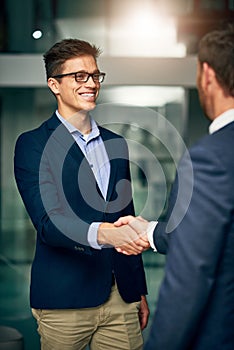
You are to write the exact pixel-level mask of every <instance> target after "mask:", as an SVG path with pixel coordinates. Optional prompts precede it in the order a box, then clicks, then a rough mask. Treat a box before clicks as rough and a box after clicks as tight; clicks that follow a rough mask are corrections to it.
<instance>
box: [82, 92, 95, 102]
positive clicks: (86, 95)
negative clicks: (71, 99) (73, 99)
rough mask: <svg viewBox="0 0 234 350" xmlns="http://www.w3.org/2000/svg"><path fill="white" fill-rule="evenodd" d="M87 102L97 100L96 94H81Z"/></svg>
mask: <svg viewBox="0 0 234 350" xmlns="http://www.w3.org/2000/svg"><path fill="white" fill-rule="evenodd" d="M80 95H81V96H82V97H83V98H84V99H85V100H92V101H93V100H94V99H95V93H93V92H84V93H82V94H80Z"/></svg>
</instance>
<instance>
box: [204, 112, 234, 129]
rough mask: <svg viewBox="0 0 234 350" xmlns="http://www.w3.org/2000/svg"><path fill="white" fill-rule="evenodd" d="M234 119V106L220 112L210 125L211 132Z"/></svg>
mask: <svg viewBox="0 0 234 350" xmlns="http://www.w3.org/2000/svg"><path fill="white" fill-rule="evenodd" d="M233 121H234V108H232V109H229V110H228V111H226V112H224V113H222V114H220V115H219V116H218V117H217V118H215V119H214V120H213V122H212V123H211V124H210V126H209V134H213V133H214V132H216V131H218V130H219V129H221V128H223V127H224V126H226V125H227V124H229V123H231V122H233Z"/></svg>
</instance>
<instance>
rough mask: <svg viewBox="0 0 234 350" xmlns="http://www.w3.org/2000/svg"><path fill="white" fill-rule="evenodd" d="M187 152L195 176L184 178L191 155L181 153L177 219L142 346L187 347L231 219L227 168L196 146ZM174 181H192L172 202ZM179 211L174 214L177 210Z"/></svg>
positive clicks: (155, 349)
mask: <svg viewBox="0 0 234 350" xmlns="http://www.w3.org/2000/svg"><path fill="white" fill-rule="evenodd" d="M190 155H191V161H192V166H193V172H194V176H193V178H192V179H190V178H188V169H189V167H190V166H191V161H190V159H189V158H188V157H184V158H183V159H182V161H181V164H180V166H179V169H178V170H179V179H178V176H177V185H175V186H174V188H173V190H172V193H171V196H172V202H173V203H176V204H175V205H176V207H177V210H176V211H174V212H173V210H171V216H172V218H170V219H171V220H172V223H173V222H174V223H176V225H174V228H173V229H172V231H171V232H170V233H169V243H168V252H167V260H166V266H165V277H164V279H163V282H162V285H161V288H160V293H159V299H158V304H157V308H156V312H155V315H154V319H153V323H152V329H151V332H150V335H149V339H148V342H147V344H146V347H145V349H146V350H151V349H152V350H159V349H160V350H161V349H166V350H185V349H189V348H190V345H191V343H190V342H192V339H193V334H194V332H195V331H196V329H197V327H198V325H199V320H200V319H201V317H202V313H203V312H204V311H205V308H206V305H207V302H208V298H209V295H210V294H211V293H212V288H213V285H214V282H215V275H216V271H217V267H218V264H219V259H220V257H221V252H222V247H223V244H224V239H225V234H224V232H225V230H226V228H227V225H228V223H229V220H230V215H231V198H230V192H231V191H230V189H229V188H228V183H230V181H229V180H228V173H227V172H226V170H225V169H224V168H223V167H222V165H221V162H220V160H219V159H218V158H217V157H216V155H215V154H213V153H208V152H207V150H205V149H204V148H202V147H201V146H197V147H195V148H193V150H192V151H191V154H190ZM179 182H180V185H181V186H182V188H185V189H189V188H190V186H192V193H191V198H190V201H189V202H188V201H187V202H186V200H184V198H183V195H182V196H181V197H180V199H179V201H177V202H175V200H174V198H173V196H175V193H177V194H178V193H179V191H178V183H179ZM185 193H186V191H185ZM184 206H187V209H186V210H184V209H185V208H184ZM183 212H184V214H183V215H182V216H181V218H180V219H181V220H178V217H177V216H178V213H179V214H181V213H183ZM173 216H175V217H174V218H173ZM167 219H168V220H169V218H167ZM167 224H168V221H167ZM171 226H172V227H173V224H172V225H171ZM157 230H159V231H160V230H162V231H164V233H165V231H167V232H169V231H170V230H168V225H165V223H159V224H158V226H157V227H156V230H155V233H154V234H155V235H156V234H157ZM155 240H156V239H155Z"/></svg>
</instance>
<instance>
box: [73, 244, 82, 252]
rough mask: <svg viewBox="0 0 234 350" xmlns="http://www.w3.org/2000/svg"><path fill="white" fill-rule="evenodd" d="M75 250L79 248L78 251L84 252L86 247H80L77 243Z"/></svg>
mask: <svg viewBox="0 0 234 350" xmlns="http://www.w3.org/2000/svg"><path fill="white" fill-rule="evenodd" d="M74 248H75V250H77V251H79V252H83V251H84V248H82V247H79V246H77V245H75V247H74Z"/></svg>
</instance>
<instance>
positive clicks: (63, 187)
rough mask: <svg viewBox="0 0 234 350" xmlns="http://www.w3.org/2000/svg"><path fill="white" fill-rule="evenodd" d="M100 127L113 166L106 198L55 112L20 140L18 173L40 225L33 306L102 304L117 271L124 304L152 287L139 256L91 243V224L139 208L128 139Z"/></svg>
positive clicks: (24, 196)
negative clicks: (131, 174)
mask: <svg viewBox="0 0 234 350" xmlns="http://www.w3.org/2000/svg"><path fill="white" fill-rule="evenodd" d="M99 129H100V133H101V136H102V139H103V140H104V143H105V147H106V150H107V153H108V156H109V159H110V165H111V173H110V181H109V187H108V194H107V199H106V200H105V199H104V198H103V197H102V195H101V192H100V190H99V188H98V185H97V183H96V180H95V177H94V175H93V172H92V170H91V168H90V166H89V164H88V162H87V160H86V158H85V157H84V155H83V153H82V151H81V150H80V148H79V147H78V145H77V144H76V143H75V142H74V139H73V137H72V136H71V135H70V133H69V132H68V130H67V129H66V128H65V127H64V125H63V124H62V123H61V122H60V121H59V120H58V118H57V117H56V115H55V114H54V115H53V116H52V117H51V118H50V119H49V120H47V121H45V122H44V123H43V124H42V125H41V126H40V127H39V128H37V129H35V130H32V131H28V132H25V133H23V134H22V135H20V137H19V138H18V140H17V142H16V147H15V159H14V169H15V178H16V182H17V186H18V189H19V192H20V194H21V197H22V199H23V202H24V204H25V207H26V209H27V211H28V214H29V216H30V218H31V220H32V222H33V224H34V226H35V228H36V231H37V241H36V251H35V257H34V260H33V264H32V270H31V287H30V302H31V307H33V308H39V309H43V308H44V309H55V308H56V309H57V308H58V309H66V308H87V307H95V306H97V305H100V304H102V303H104V302H105V301H106V300H107V299H108V297H109V295H110V291H111V285H112V272H114V274H115V278H116V281H117V285H118V288H119V292H120V294H121V296H122V298H123V299H124V300H125V301H126V302H135V301H139V300H140V298H141V295H144V294H146V293H147V289H146V281H145V274H144V268H143V263H142V257H141V256H125V255H123V254H119V253H118V252H116V250H115V249H113V248H103V249H101V250H99V249H93V248H91V247H90V245H89V243H88V239H87V233H88V229H89V226H90V224H91V223H92V222H114V221H115V220H116V219H118V218H119V217H120V216H123V215H128V214H134V207H133V201H132V195H131V184H130V171H129V159H128V148H127V144H126V142H125V140H124V139H123V138H122V137H120V136H119V135H117V134H115V133H113V132H111V131H109V130H107V129H104V128H102V127H99Z"/></svg>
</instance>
